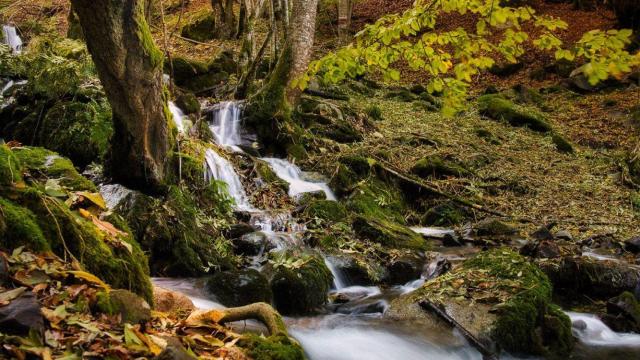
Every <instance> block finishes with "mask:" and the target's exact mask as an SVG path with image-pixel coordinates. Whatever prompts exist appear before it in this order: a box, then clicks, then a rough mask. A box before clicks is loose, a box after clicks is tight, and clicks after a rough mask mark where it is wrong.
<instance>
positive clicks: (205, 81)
mask: <svg viewBox="0 0 640 360" xmlns="http://www.w3.org/2000/svg"><path fill="white" fill-rule="evenodd" d="M164 67H165V71H166V72H168V73H171V67H173V80H174V82H175V83H176V85H178V86H180V87H181V88H184V89H186V90H189V91H192V92H195V93H198V92H201V91H204V90H208V89H211V88H213V87H215V86H217V85H220V84H221V83H222V82H224V81H226V80H227V79H228V78H229V74H228V73H227V72H225V71H218V69H210V67H209V65H208V64H205V63H203V62H200V61H196V60H192V59H187V58H184V57H174V58H172V59H171V63H169V61H168V60H167V61H165V65H164Z"/></svg>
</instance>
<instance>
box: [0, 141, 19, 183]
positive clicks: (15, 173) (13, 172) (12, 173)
mask: <svg viewBox="0 0 640 360" xmlns="http://www.w3.org/2000/svg"><path fill="white" fill-rule="evenodd" d="M18 161H19V160H18V159H17V158H16V156H15V154H14V153H13V151H11V149H9V147H8V146H6V145H4V144H2V145H0V186H10V185H13V184H15V183H17V182H20V181H22V173H21V171H22V169H21V166H20V163H19V162H18Z"/></svg>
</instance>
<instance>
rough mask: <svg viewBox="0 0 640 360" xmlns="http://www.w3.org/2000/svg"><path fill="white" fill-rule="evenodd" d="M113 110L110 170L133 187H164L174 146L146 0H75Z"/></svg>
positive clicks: (114, 176) (157, 51)
mask: <svg viewBox="0 0 640 360" xmlns="http://www.w3.org/2000/svg"><path fill="white" fill-rule="evenodd" d="M72 3H73V6H74V8H75V10H76V13H77V14H78V17H79V19H80V25H81V26H82V30H83V33H84V35H85V39H86V42H87V47H88V48H89V52H90V53H91V56H92V58H93V61H94V63H95V65H96V69H97V70H98V75H99V76H100V80H101V82H102V85H103V86H104V89H105V92H106V94H107V97H108V98H109V102H110V104H111V107H112V111H113V125H114V135H113V138H112V139H111V147H112V148H111V159H110V162H109V164H108V165H109V167H108V170H109V172H110V175H111V176H112V177H113V179H114V180H115V181H117V182H120V183H122V184H125V185H127V186H130V187H132V188H136V189H141V190H145V191H148V192H155V191H158V190H161V188H162V185H163V182H164V181H163V180H164V175H165V162H166V158H167V152H168V151H169V148H170V145H169V144H170V141H169V130H168V120H169V117H170V116H169V115H167V114H168V113H169V112H168V110H167V103H166V99H165V97H164V94H163V86H162V64H163V56H162V52H160V51H159V50H158V48H157V47H156V46H155V44H154V43H153V39H152V38H151V33H150V31H149V25H148V24H147V21H146V19H145V0H101V1H95V0H72Z"/></svg>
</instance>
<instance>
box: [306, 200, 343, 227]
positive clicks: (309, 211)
mask: <svg viewBox="0 0 640 360" xmlns="http://www.w3.org/2000/svg"><path fill="white" fill-rule="evenodd" d="M304 216H305V217H307V218H310V219H312V218H318V219H322V220H325V221H331V222H338V221H344V220H345V219H346V218H347V210H346V209H345V207H344V205H342V204H340V203H339V202H337V201H331V200H316V201H313V202H311V203H310V204H309V205H307V207H306V209H305V210H304Z"/></svg>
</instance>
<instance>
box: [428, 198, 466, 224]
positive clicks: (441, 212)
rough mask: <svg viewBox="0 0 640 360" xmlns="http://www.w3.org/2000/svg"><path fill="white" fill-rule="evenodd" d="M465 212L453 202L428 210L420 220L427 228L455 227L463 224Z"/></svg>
mask: <svg viewBox="0 0 640 360" xmlns="http://www.w3.org/2000/svg"><path fill="white" fill-rule="evenodd" d="M466 216H467V212H466V211H465V210H464V209H463V208H460V207H459V206H458V205H456V204H455V203H453V202H446V203H444V204H440V205H437V206H435V207H432V208H431V209H429V210H428V211H427V212H426V213H425V214H424V217H423V218H422V223H423V224H424V225H427V226H455V225H459V224H461V223H462V222H464V220H465V218H466Z"/></svg>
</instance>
